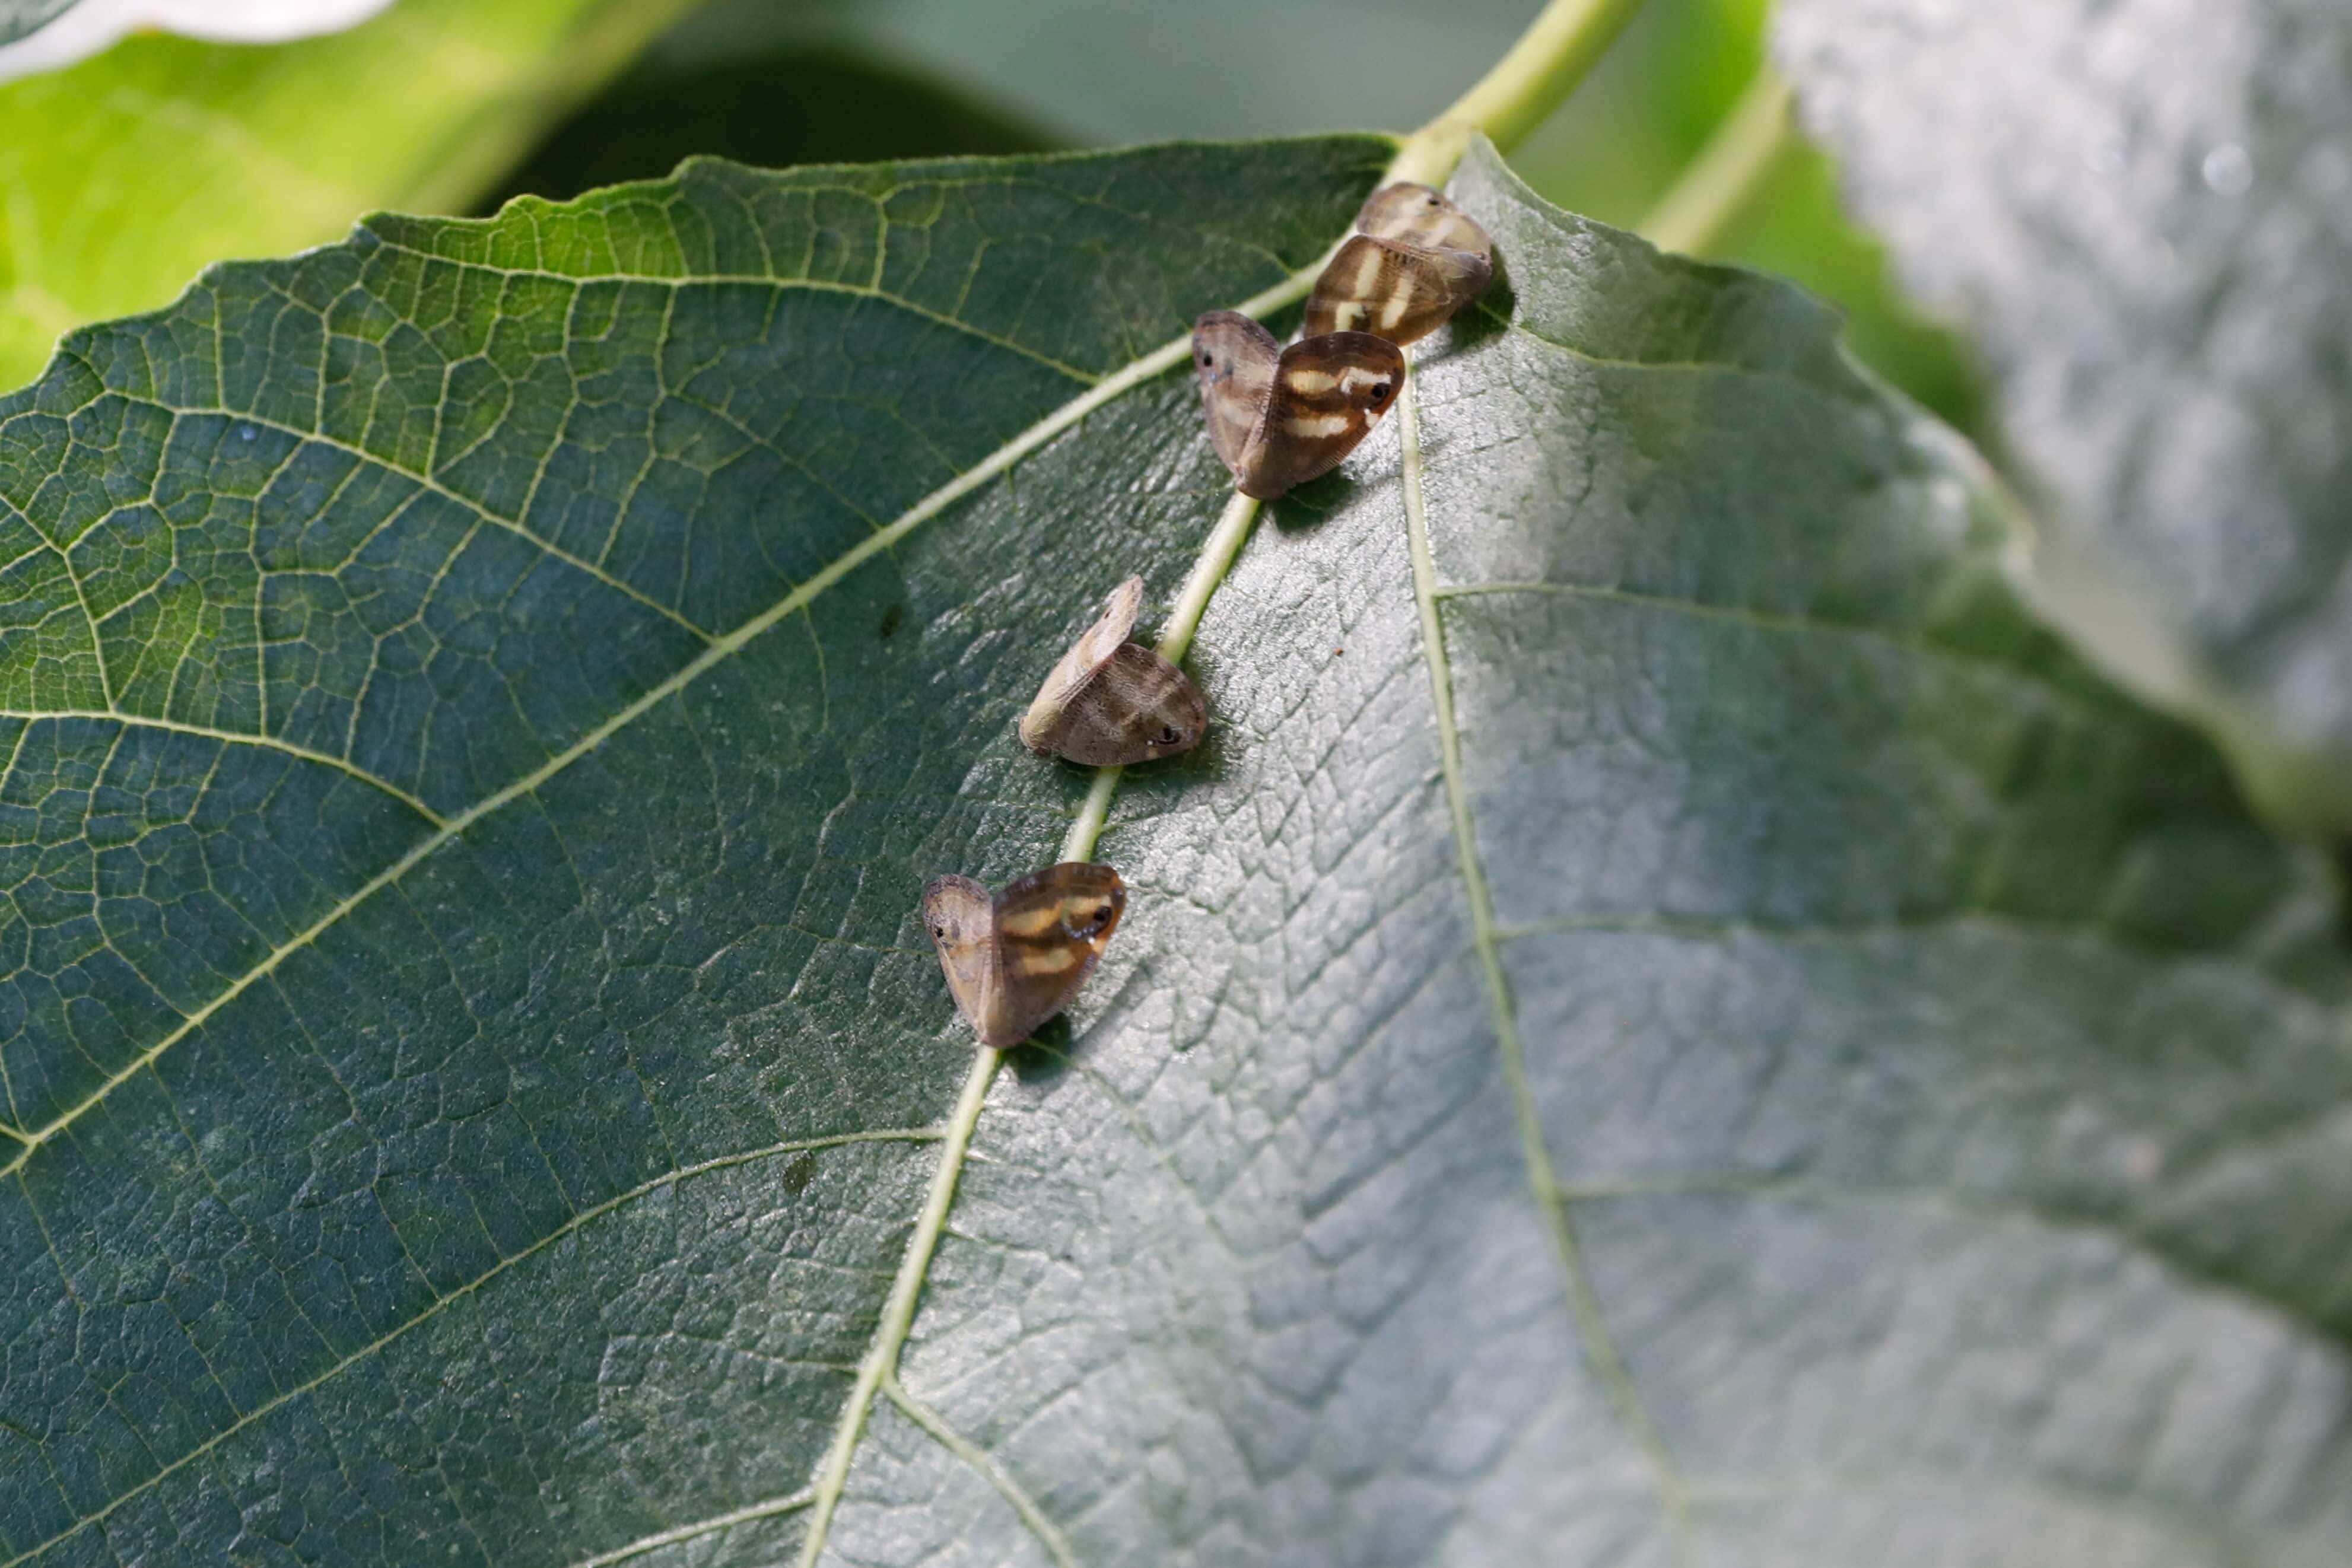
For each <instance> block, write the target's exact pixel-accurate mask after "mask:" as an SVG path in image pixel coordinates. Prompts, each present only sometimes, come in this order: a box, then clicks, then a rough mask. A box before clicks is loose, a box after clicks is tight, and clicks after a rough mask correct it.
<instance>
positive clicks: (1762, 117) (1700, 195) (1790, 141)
mask: <svg viewBox="0 0 2352 1568" xmlns="http://www.w3.org/2000/svg"><path fill="white" fill-rule="evenodd" d="M1800 145H1801V143H1800V141H1799V140H1798V137H1797V126H1796V120H1795V117H1794V116H1793V115H1792V114H1791V113H1790V99H1789V84H1788V83H1787V82H1785V81H1783V80H1781V79H1780V72H1778V71H1776V70H1774V69H1773V68H1772V66H1771V63H1770V62H1769V61H1767V62H1766V63H1765V64H1763V65H1762V66H1759V68H1757V71H1756V77H1755V79H1754V80H1752V81H1750V82H1749V83H1748V88H1747V90H1746V91H1744V92H1742V93H1741V94H1740V95H1739V100H1738V102H1737V103H1735V104H1733V105H1732V106H1731V110H1730V112H1729V113H1727V114H1726V115H1725V116H1724V117H1723V120H1722V122H1721V123H1720V124H1718V125H1717V127H1716V128H1715V133H1714V134H1713V135H1712V136H1709V137H1708V138H1707V139H1706V146H1704V147H1702V148H1700V149H1699V151H1698V155H1697V156H1696V157H1695V158H1693V159H1692V160H1691V161H1690V162H1689V163H1688V164H1687V165H1685V167H1684V169H1683V172H1682V173H1681V174H1680V175H1679V176H1678V177H1677V178H1676V179H1675V183H1674V186H1673V188H1672V189H1670V190H1668V191H1667V192H1666V193H1665V194H1664V196H1662V197H1660V198H1659V199H1658V204H1657V205H1655V206H1654V207H1652V208H1651V209H1650V212H1649V215H1648V216H1647V217H1644V218H1643V220H1642V222H1641V225H1640V231H1641V235H1642V237H1643V238H1644V239H1646V240H1648V241H1649V242H1650V243H1651V244H1652V245H1654V246H1657V247H1658V248H1659V249H1660V250H1673V251H1680V252H1682V253H1683V254H1684V255H1685V256H1708V255H1712V254H1713V253H1714V252H1715V251H1716V250H1717V249H1718V248H1719V247H1720V246H1722V244H1723V242H1724V241H1725V240H1726V239H1727V238H1728V237H1729V236H1730V235H1732V234H1733V233H1734V232H1735V231H1736V230H1737V229H1738V226H1739V225H1740V222H1741V220H1742V219H1744V218H1746V217H1747V216H1748V214H1749V213H1751V212H1753V211H1754V210H1755V206H1756V202H1757V199H1758V198H1759V196H1761V195H1762V194H1763V193H1764V191H1765V189H1766V187H1768V186H1769V184H1770V183H1772V179H1773V176H1775V175H1776V174H1778V173H1780V171H1781V170H1782V169H1783V168H1785V167H1786V166H1787V164H1788V161H1789V158H1790V155H1791V154H1793V153H1794V152H1796V151H1797V150H1798V148H1799V146H1800Z"/></svg>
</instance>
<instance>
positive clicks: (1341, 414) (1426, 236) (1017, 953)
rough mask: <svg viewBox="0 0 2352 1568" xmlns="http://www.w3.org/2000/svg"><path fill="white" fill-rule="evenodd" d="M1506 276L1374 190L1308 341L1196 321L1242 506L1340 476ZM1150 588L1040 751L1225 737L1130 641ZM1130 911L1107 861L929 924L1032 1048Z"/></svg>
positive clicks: (1113, 615)
mask: <svg viewBox="0 0 2352 1568" xmlns="http://www.w3.org/2000/svg"><path fill="white" fill-rule="evenodd" d="M1492 277H1494V254H1493V249H1492V246H1490V244H1489V243H1488V241H1487V238H1486V231H1485V230H1483V229H1481V228H1480V227H1479V226H1478V225H1477V224H1476V223H1475V222H1473V221H1472V220H1471V218H1470V217H1469V215H1468V214H1465V213H1464V212H1463V211H1462V210H1461V209H1460V208H1459V207H1456V206H1455V205H1454V204H1453V203H1451V202H1449V201H1447V200H1446V199H1445V198H1444V196H1442V195H1440V194H1438V193H1436V192H1435V191H1433V190H1431V189H1430V188H1429V187H1428V186H1426V185H1413V184H1397V185H1389V186H1385V187H1383V188H1382V189H1381V190H1379V191H1376V192H1374V193H1372V196H1371V199H1370V200H1369V201H1367V202H1366V203H1365V204H1364V205H1363V207H1362V209H1361V210H1360V211H1359V212H1358V213H1357V214H1356V232H1355V233H1354V234H1353V235H1349V238H1348V239H1347V241H1346V242H1345V243H1344V244H1342V245H1341V246H1339V251H1338V252H1337V254H1335V255H1334V256H1332V258H1331V261H1330V264H1329V265H1328V266H1327V267H1325V268H1324V269H1323V274H1322V276H1321V277H1319V278H1318V280H1317V282H1316V285H1315V292H1314V293H1313V294H1312V295H1311V296H1309V297H1308V298H1307V319H1306V322H1305V324H1304V327H1303V329H1302V335H1301V336H1300V338H1299V340H1298V341H1297V342H1295V343H1293V344H1291V345H1290V346H1289V347H1288V348H1284V347H1283V346H1282V345H1281V343H1280V342H1279V341H1277V340H1276V338H1275V336H1274V334H1273V333H1271V332H1269V331H1267V330H1266V329H1265V328H1264V327H1261V326H1259V325H1258V324H1257V323H1256V322H1255V321H1253V320H1251V319H1249V318H1248V317H1246V316H1244V315H1241V314H1238V313H1237V312H1234V311H1232V310H1212V311H1210V312H1209V313H1208V314H1207V315H1205V316H1202V318H1201V319H1199V320H1197V321H1195V322H1194V323H1193V324H1192V364H1193V369H1194V371H1195V372H1196V373H1197V375H1198V376H1199V378H1200V383H1201V401H1202V407H1203V409H1204V410H1205V412H1206V413H1207V416H1208V425H1209V440H1210V444H1212V445H1213V446H1214V447H1215V448H1216V451H1217V455H1218V457H1219V458H1221V459H1222V460H1223V463H1224V465H1225V466H1226V467H1227V468H1229V469H1231V470H1232V471H1233V476H1234V486H1235V487H1237V488H1238V489H1239V490H1240V491H1241V492H1242V494H1244V495H1245V496H1251V497H1257V498H1259V499H1261V500H1263V499H1267V498H1270V497H1276V496H1279V495H1281V494H1282V493H1283V492H1285V491H1286V490H1288V489H1290V488H1291V487H1292V486H1296V485H1303V484H1305V483H1306V482H1307V480H1309V479H1313V478H1317V477H1318V476H1321V475H1324V474H1328V473H1329V472H1330V471H1331V470H1332V469H1334V468H1336V467H1338V466H1339V464H1340V462H1341V461H1342V460H1343V459H1345V458H1346V457H1347V455H1348V454H1349V453H1350V452H1352V451H1354V450H1355V449H1356V446H1357V444H1358V443H1360V442H1361V441H1362V440H1363V439H1364V437H1365V436H1366V435H1367V434H1370V431H1371V428H1372V426H1373V425H1374V424H1375V423H1378V422H1379V420H1380V417H1381V415H1382V414H1384V413H1387V412H1388V411H1389V407H1390V405H1391V403H1393V402H1395V401H1396V394H1397V391H1398V389H1399V388H1401V387H1402V385H1403V384H1404V373H1405V367H1404V354H1403V352H1402V349H1401V348H1400V347H1399V345H1401V344H1404V343H1410V342H1412V341H1413V340H1415V339H1417V338H1421V337H1424V336H1426V335H1427V334H1428V333H1430V332H1432V331H1434V330H1435V329H1437V328H1438V327H1439V326H1441V325H1442V324H1444V321H1445V320H1446V319H1448V318H1450V317H1451V316H1453V314H1454V312H1455V311H1456V310H1459V309H1460V308H1462V307H1463V306H1464V305H1465V304H1467V303H1468V302H1469V301H1470V300H1472V299H1475V298H1477V296H1478V294H1479V293H1480V291H1481V290H1483V289H1484V288H1485V287H1486V284H1487V282H1488V280H1489V279H1491V278H1492ZM1142 603H1143V580H1142V579H1141V578H1137V577H1130V578H1129V579H1128V580H1126V581H1125V582H1122V583H1120V584H1119V585H1118V588H1117V589H1115V590H1113V591H1112V593H1111V596H1110V598H1109V600H1108V601H1107V602H1106V603H1105V604H1104V606H1103V613H1102V616H1101V618H1100V619H1099V620H1097V621H1096V622H1095V623H1094V624H1093V625H1092V626H1089V627H1088V628H1087V630H1086V632H1085V633H1084V634H1083V635H1081V636H1080V637H1079V638H1078V640H1077V642H1076V643H1074V644H1072V646H1071V648H1070V651H1069V652H1068V653H1065V654H1063V655H1062V657H1061V659H1060V661H1059V662H1058V663H1056V664H1055V666H1054V669H1053V672H1052V674H1048V675H1047V676H1046V677H1045V685H1044V686H1042V687H1041V688H1039V690H1038V693H1037V696H1036V700H1035V701H1034V702H1032V703H1031V704H1030V705H1029V710H1028V711H1027V712H1026V713H1024V715H1022V717H1021V739H1022V742H1023V744H1024V745H1025V746H1027V747H1029V748H1030V749H1031V750H1032V751H1035V752H1038V753H1040V754H1041V755H1045V756H1053V757H1061V758H1067V759H1068V760H1069V761H1072V762H1076V763H1081V764H1084V765H1086V766H1087V767H1095V768H1117V767H1123V766H1126V765H1128V764H1129V763H1136V762H1149V761H1151V760H1153V759H1155V758H1161V757H1173V756H1175V755H1176V754H1177V753H1179V752H1181V751H1186V750H1189V749H1191V748H1192V747H1193V746H1196V745H1198V744H1199V743H1200V740H1201V737H1202V736H1203V735H1205V734H1206V733H1207V732H1208V727H1209V707H1208V704H1207V703H1205V702H1203V701H1202V697H1201V693H1200V689H1199V688H1198V687H1197V686H1195V685H1193V684H1192V680H1191V679H1190V677H1188V676H1187V675H1186V674H1184V672H1183V671H1181V670H1180V669H1178V668H1177V667H1176V666H1175V665H1174V664H1171V663H1170V662H1169V661H1168V660H1167V659H1165V658H1163V657H1161V656H1160V654H1159V653H1155V652H1154V651H1153V650H1151V649H1150V648H1146V647H1144V646H1143V645H1142V644H1140V643H1132V642H1129V640H1128V639H1129V633H1130V632H1133V631H1134V630H1135V621H1136V615H1137V612H1139V610H1140V609H1141V607H1142ZM1126 908H1127V885H1126V883H1123V882H1121V881H1120V880H1119V875H1118V872H1116V871H1114V870H1112V869H1111V868H1110V867H1109V866H1107V865H1097V864H1094V863H1091V862H1084V861H1064V862H1061V863H1060V864H1058V865H1050V866H1047V867H1046V868H1045V870H1044V871H1041V872H1034V873H1031V874H1030V875H1028V876H1024V877H1023V878H1021V879H1020V880H1019V881H1017V882H1014V883H1011V884H1010V885H1008V886H1007V887H1006V888H1005V889H1004V890H1003V892H1002V893H999V894H995V895H993V896H991V894H989V891H988V889H987V888H986V887H984V886H982V884H981V883H977V882H974V881H973V880H972V879H971V878H970V877H968V876H942V877H939V878H936V879H934V880H933V881H932V882H931V883H930V884H929V886H928V887H926V888H924V889H923V923H924V925H926V926H927V927H928V928H929V931H930V934H931V943H932V945H933V946H935V947H937V948H938V949H939V955H940V968H941V969H942V970H944V971H945V972H946V975H947V980H948V990H949V991H950V993H951V994H952V995H953V996H954V998H955V1002H956V1007H957V1009H958V1010H960V1011H961V1013H962V1014H963V1016H964V1019H965V1020H966V1021H967V1022H969V1023H970V1024H971V1027H972V1029H973V1030H974V1032H976V1033H977V1034H978V1035H979V1036H980V1040H981V1043H982V1044H983V1045H989V1046H995V1047H997V1048H999V1049H1003V1048H1004V1047H1008V1046H1014V1045H1018V1044H1020V1043H1021V1042H1022V1041H1023V1040H1026V1039H1028V1038H1029V1036H1030V1033H1031V1032H1032V1031H1033V1030H1035V1029H1036V1028H1037V1026H1038V1025H1039V1024H1042V1023H1044V1022H1045V1020H1046V1019H1049V1018H1052V1017H1053V1016H1054V1015H1055V1013H1057V1012H1060V1011H1061V1010H1062V1009H1063V1008H1064V1007H1065V1006H1066V1005H1067V1004H1068V1002H1069V1000H1070V998H1072V997H1073V996H1075V995H1076V994H1077V989H1078V987H1079V986H1080V985H1082V984H1084V983H1085V981H1086V977H1087V975H1088V974H1090V973H1091V972H1092V971H1093V969H1094V967H1095V962H1096V960H1097V959H1098V958H1100V957H1101V956H1102V954H1103V949H1104V948H1105V947H1107V946H1109V943H1110V937H1111V933H1112V932H1113V931H1115V930H1117V929H1118V919H1119V915H1121V914H1122V913H1124V912H1125V910H1126Z"/></svg>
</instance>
